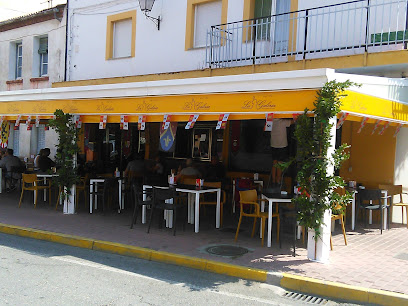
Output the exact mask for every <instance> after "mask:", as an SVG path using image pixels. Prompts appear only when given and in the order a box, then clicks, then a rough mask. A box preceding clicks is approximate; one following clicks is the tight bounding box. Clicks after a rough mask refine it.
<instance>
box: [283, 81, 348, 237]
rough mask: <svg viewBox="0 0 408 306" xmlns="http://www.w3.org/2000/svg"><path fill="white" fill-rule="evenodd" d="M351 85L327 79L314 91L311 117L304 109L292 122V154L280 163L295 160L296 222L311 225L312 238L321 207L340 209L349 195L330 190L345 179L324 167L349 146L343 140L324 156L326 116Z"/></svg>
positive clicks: (336, 162) (338, 162) (327, 131)
mask: <svg viewBox="0 0 408 306" xmlns="http://www.w3.org/2000/svg"><path fill="white" fill-rule="evenodd" d="M352 85H356V84H354V83H352V82H350V81H346V82H336V81H330V82H327V83H326V84H325V85H324V86H323V88H322V89H321V90H319V91H318V92H317V97H316V101H315V102H314V104H313V105H314V109H313V110H312V113H313V114H314V118H310V117H309V116H308V113H309V110H308V109H305V111H304V113H303V114H302V115H300V116H299V117H298V119H297V122H296V128H295V133H294V135H295V138H296V140H297V153H296V156H295V157H294V159H293V160H291V161H289V162H288V163H286V164H284V165H282V166H283V167H285V168H286V167H288V166H289V165H290V164H291V163H294V162H296V164H297V168H298V173H297V177H296V178H297V182H298V185H299V188H300V194H299V196H298V197H296V198H294V199H293V200H292V202H293V203H295V204H297V207H298V211H299V213H298V221H299V223H300V225H302V226H304V227H305V228H311V229H313V230H314V231H315V237H314V238H315V240H317V239H318V238H319V237H320V236H321V232H320V229H321V226H322V225H323V216H324V213H325V211H326V210H328V209H331V208H334V207H335V204H336V203H338V204H340V205H341V207H342V208H341V209H340V210H341V211H342V210H344V209H345V206H346V204H347V203H348V201H349V200H350V197H351V196H350V194H349V193H348V192H346V194H345V195H339V194H338V193H336V192H334V190H335V189H336V188H339V187H344V186H345V182H344V180H343V179H342V178H341V177H340V176H336V175H334V174H331V173H328V171H327V169H328V168H329V167H331V166H334V168H335V169H338V168H340V166H341V164H342V163H343V162H344V161H345V160H347V159H348V158H349V154H348V153H347V149H348V148H349V147H350V146H349V145H347V144H342V145H341V146H339V147H338V148H337V149H336V150H335V151H334V153H333V154H332V155H331V156H328V150H329V148H330V141H331V137H332V135H331V134H330V130H331V128H332V126H333V123H331V122H330V119H331V118H333V117H335V116H336V115H337V114H338V113H339V112H340V106H341V100H342V98H343V97H345V96H346V94H345V93H344V91H345V89H347V88H348V87H350V86H352Z"/></svg>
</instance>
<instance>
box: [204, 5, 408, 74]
mask: <svg viewBox="0 0 408 306" xmlns="http://www.w3.org/2000/svg"><path fill="white" fill-rule="evenodd" d="M407 5H408V0H363V1H362V0H358V1H351V2H346V3H341V4H336V5H327V6H321V7H316V8H310V9H304V10H299V11H295V12H289V13H284V14H277V15H272V16H267V17H262V18H257V19H251V20H244V21H237V22H231V23H227V24H221V25H216V26H212V27H211V29H210V30H209V31H208V33H207V48H206V64H207V65H208V67H210V68H223V67H237V66H245V65H256V64H269V63H277V62H287V61H295V60H305V59H313V58H325V57H333V56H347V55H354V54H362V53H364V52H368V53H374V52H384V51H390V50H401V49H407V42H408V29H407V28H408V18H407Z"/></svg>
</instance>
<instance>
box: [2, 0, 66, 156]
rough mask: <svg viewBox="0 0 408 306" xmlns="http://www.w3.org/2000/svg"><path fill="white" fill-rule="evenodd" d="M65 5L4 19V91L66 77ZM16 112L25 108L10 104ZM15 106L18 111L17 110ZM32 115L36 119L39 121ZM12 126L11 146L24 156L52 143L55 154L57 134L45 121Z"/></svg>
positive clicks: (45, 85) (27, 88)
mask: <svg viewBox="0 0 408 306" xmlns="http://www.w3.org/2000/svg"><path fill="white" fill-rule="evenodd" d="M65 36H66V11H65V5H59V6H56V7H54V8H51V9H47V10H43V11H40V12H37V13H34V14H30V15H27V16H23V17H19V18H14V19H11V20H6V21H3V22H0V54H1V56H0V65H1V67H4V68H3V69H1V71H0V90H1V91H12V92H14V91H16V92H17V91H18V92H20V91H30V90H33V89H44V88H50V87H51V84H52V83H54V82H61V81H64V77H65V41H66V39H65ZM9 108H10V111H12V112H14V114H15V115H22V114H24V110H19V109H15V107H13V106H9ZM13 109H14V111H13ZM35 119H36V118H35V117H32V122H30V123H34V122H35ZM14 126H15V124H14V123H13V124H12V125H11V128H10V136H9V142H8V147H9V148H13V149H14V151H15V154H16V155H17V156H20V157H25V158H30V157H32V156H34V155H36V154H37V153H38V151H39V150H40V149H41V148H44V147H49V148H51V150H52V155H54V154H55V143H56V140H57V139H56V136H55V134H54V132H53V131H52V130H48V131H45V127H44V122H42V124H40V125H39V126H38V127H37V126H36V125H35V124H34V125H33V126H32V127H31V129H28V128H27V120H21V124H20V127H19V128H18V129H17V128H16V129H14Z"/></svg>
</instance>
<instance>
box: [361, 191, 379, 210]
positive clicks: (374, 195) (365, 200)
mask: <svg viewBox="0 0 408 306" xmlns="http://www.w3.org/2000/svg"><path fill="white" fill-rule="evenodd" d="M381 197H382V194H381V190H380V189H360V190H359V191H358V198H359V202H360V205H362V206H367V205H370V201H372V204H377V205H379V204H380V203H381Z"/></svg>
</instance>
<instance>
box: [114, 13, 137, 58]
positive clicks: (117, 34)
mask: <svg viewBox="0 0 408 306" xmlns="http://www.w3.org/2000/svg"><path fill="white" fill-rule="evenodd" d="M131 55H132V19H131V18H129V19H125V20H119V21H115V22H114V23H113V58H120V57H129V56H131Z"/></svg>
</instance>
